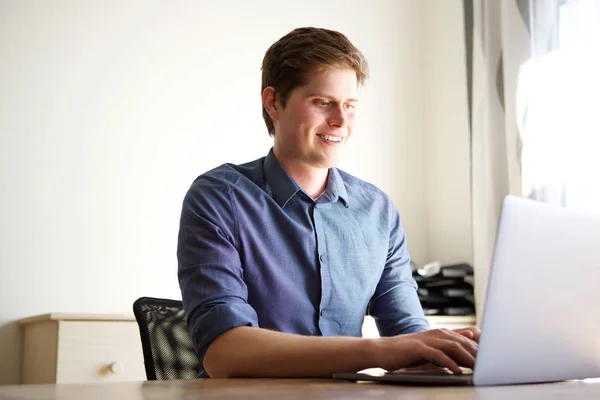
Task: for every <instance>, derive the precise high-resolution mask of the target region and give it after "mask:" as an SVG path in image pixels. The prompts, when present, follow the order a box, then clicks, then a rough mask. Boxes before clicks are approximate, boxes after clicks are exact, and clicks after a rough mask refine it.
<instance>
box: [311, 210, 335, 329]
mask: <svg viewBox="0 0 600 400" xmlns="http://www.w3.org/2000/svg"><path fill="white" fill-rule="evenodd" d="M325 208H326V207H325V206H324V205H323V204H315V205H314V207H313V210H312V214H313V222H314V225H315V232H316V235H317V262H318V263H319V271H320V275H321V302H320V304H319V329H320V330H321V334H322V335H324V336H330V335H334V334H335V333H336V332H333V329H332V328H333V326H334V324H332V320H331V317H332V316H333V315H332V314H331V313H330V310H329V307H328V306H329V302H330V301H329V300H330V299H331V274H330V271H329V267H330V266H329V262H328V261H329V260H328V257H327V254H328V252H327V242H326V240H325V229H324V225H323V217H322V213H323V212H324V211H325Z"/></svg>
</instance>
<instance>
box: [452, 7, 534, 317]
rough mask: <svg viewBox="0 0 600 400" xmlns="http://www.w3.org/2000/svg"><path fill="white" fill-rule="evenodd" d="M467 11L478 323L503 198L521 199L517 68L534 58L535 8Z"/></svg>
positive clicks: (489, 8) (483, 8) (466, 37)
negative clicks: (510, 195)
mask: <svg viewBox="0 0 600 400" xmlns="http://www.w3.org/2000/svg"><path fill="white" fill-rule="evenodd" d="M464 12H465V14H464V15H465V35H466V36H465V41H466V57H467V59H466V62H467V84H468V93H469V96H468V99H469V109H470V130H471V135H470V139H471V141H470V142H471V202H472V221H473V264H474V269H475V301H476V312H477V315H478V321H479V318H480V316H481V314H482V311H483V306H484V303H485V293H486V289H487V281H488V276H489V267H490V261H491V256H492V252H493V247H494V241H495V236H496V228H497V221H498V216H499V211H500V207H501V203H502V199H503V198H504V196H505V195H507V194H509V193H510V194H515V195H521V170H520V162H519V160H520V151H521V142H520V135H519V132H518V125H517V120H516V95H515V94H516V88H517V81H518V79H517V78H518V73H519V68H520V66H521V64H523V63H524V62H525V61H527V59H529V57H530V56H531V45H530V41H531V36H530V33H529V32H530V18H531V7H530V4H529V1H527V0H506V1H498V0H465V1H464Z"/></svg>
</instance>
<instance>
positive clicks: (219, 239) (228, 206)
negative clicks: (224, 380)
mask: <svg viewBox="0 0 600 400" xmlns="http://www.w3.org/2000/svg"><path fill="white" fill-rule="evenodd" d="M238 237H239V235H238V226H237V222H236V215H235V207H234V204H233V200H232V194H231V187H230V186H229V184H228V183H226V182H223V181H219V180H218V179H215V178H211V177H205V176H203V177H200V178H198V179H197V180H196V181H195V182H194V183H193V184H192V186H191V188H190V189H189V191H188V193H187V195H186V196H185V199H184V202H183V208H182V213H181V221H180V228H179V239H178V245H177V259H178V277H179V285H180V287H181V294H182V299H183V305H184V309H185V312H186V315H187V318H188V327H189V331H190V335H191V338H192V342H193V344H194V348H195V350H196V354H197V355H198V358H199V360H200V363H202V362H203V358H204V354H205V352H206V349H207V348H208V346H209V344H210V343H211V342H212V341H213V340H214V339H215V338H216V337H217V336H219V335H220V334H222V333H223V332H225V331H227V330H229V329H231V328H234V327H237V326H258V317H257V314H256V311H255V310H254V309H253V308H252V307H251V306H250V305H249V304H248V302H247V300H248V290H247V287H246V284H245V283H244V280H243V276H244V273H243V266H242V263H241V259H240V256H239V252H238V250H237V247H236V243H237V240H238Z"/></svg>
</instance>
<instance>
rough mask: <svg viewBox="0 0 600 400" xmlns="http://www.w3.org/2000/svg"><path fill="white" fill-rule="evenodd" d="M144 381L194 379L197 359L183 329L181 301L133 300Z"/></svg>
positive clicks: (197, 372) (145, 298)
mask: <svg viewBox="0 0 600 400" xmlns="http://www.w3.org/2000/svg"><path fill="white" fill-rule="evenodd" d="M133 313H134V315H135V319H136V320H137V323H138V326H139V328H140V336H141V339H142V351H143V353H144V365H145V367H146V377H147V378H148V380H164V379H194V378H197V377H198V375H199V373H200V362H199V361H198V357H196V353H195V352H194V348H193V346H192V339H191V338H190V334H189V332H188V329H187V323H186V318H185V314H184V312H183V303H182V302H181V301H178V300H168V299H157V298H152V297H141V298H139V299H137V300H136V301H135V302H134V303H133Z"/></svg>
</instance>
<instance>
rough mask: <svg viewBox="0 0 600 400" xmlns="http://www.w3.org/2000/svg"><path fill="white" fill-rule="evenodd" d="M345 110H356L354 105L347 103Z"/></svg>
mask: <svg viewBox="0 0 600 400" xmlns="http://www.w3.org/2000/svg"><path fill="white" fill-rule="evenodd" d="M346 108H347V109H349V110H354V109H355V108H356V105H355V104H352V103H349V104H346Z"/></svg>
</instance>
